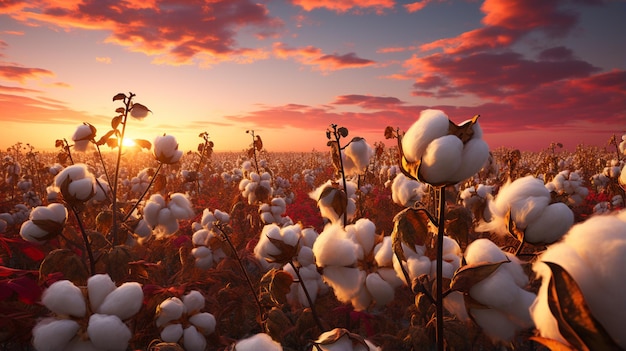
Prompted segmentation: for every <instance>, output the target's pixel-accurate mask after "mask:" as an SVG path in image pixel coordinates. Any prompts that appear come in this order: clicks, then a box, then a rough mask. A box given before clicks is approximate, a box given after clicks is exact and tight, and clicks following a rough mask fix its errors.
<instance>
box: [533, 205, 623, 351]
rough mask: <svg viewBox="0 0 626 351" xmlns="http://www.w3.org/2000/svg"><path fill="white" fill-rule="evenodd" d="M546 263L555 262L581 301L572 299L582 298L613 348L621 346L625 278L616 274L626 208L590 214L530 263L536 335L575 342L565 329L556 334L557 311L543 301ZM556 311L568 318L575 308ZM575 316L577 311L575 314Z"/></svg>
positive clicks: (550, 276) (620, 271) (547, 289)
mask: <svg viewBox="0 0 626 351" xmlns="http://www.w3.org/2000/svg"><path fill="white" fill-rule="evenodd" d="M549 263H551V264H556V265H558V266H560V267H561V268H562V269H563V270H565V272H567V273H568V274H569V275H570V276H571V278H572V279H573V280H574V281H575V283H576V284H577V286H578V288H579V289H580V291H581V293H582V295H583V297H584V302H581V301H579V300H577V302H576V305H577V306H579V307H580V306H581V305H583V304H585V305H586V306H587V307H588V308H589V310H590V313H591V315H592V317H593V318H594V319H595V320H596V321H597V322H599V323H600V324H601V326H602V327H603V328H604V329H605V330H606V332H608V335H609V336H610V337H611V338H612V339H613V341H614V342H615V343H617V345H618V346H619V348H621V349H624V348H626V336H625V335H624V332H623V331H624V330H623V321H624V318H626V300H625V299H624V296H625V295H626V281H625V280H624V279H620V278H619V277H623V276H624V274H626V211H624V210H622V211H619V212H614V213H612V214H607V215H602V216H593V217H590V218H589V219H587V220H586V221H584V222H581V223H578V224H576V225H574V226H573V227H572V228H571V229H570V230H569V232H568V233H567V234H565V235H564V236H563V238H562V239H561V240H560V241H559V242H558V243H555V244H552V245H550V246H548V249H547V250H546V251H544V252H543V253H542V254H541V255H540V256H539V257H538V259H537V261H536V262H535V263H534V264H533V266H532V268H533V271H534V272H535V273H536V274H537V276H538V277H539V278H540V279H541V286H540V288H539V292H538V294H537V299H536V300H535V301H534V303H533V304H532V306H531V307H530V313H531V316H532V319H533V320H534V323H535V325H536V328H537V330H538V331H539V335H540V336H541V337H544V338H548V339H553V340H556V341H559V342H561V343H564V344H566V345H569V346H570V347H575V348H578V347H580V345H579V344H573V342H575V340H574V338H573V337H572V336H571V335H566V334H562V332H563V330H562V329H561V328H560V327H559V326H558V324H557V319H556V318H555V316H554V313H557V312H556V311H555V310H554V309H553V308H554V306H552V307H550V305H549V299H548V294H549V292H550V291H551V290H550V289H551V288H550V281H551V279H553V273H552V269H550V267H549V266H548V264H549ZM557 292H558V293H559V294H560V291H559V290H557ZM572 293H573V292H572ZM568 294H569V292H568ZM561 313H563V314H565V317H566V318H568V317H567V316H568V314H571V313H577V312H576V311H571V312H568V311H566V310H562V311H561ZM578 316H579V314H578V313H577V315H576V317H575V318H579V317H578ZM577 330H578V329H577ZM579 336H581V335H579ZM587 341H588V340H587Z"/></svg>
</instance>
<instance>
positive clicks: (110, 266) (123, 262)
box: [102, 245, 133, 281]
mask: <svg viewBox="0 0 626 351" xmlns="http://www.w3.org/2000/svg"><path fill="white" fill-rule="evenodd" d="M102 261H103V262H104V265H105V267H106V272H107V273H108V274H109V275H110V276H111V279H113V281H124V280H126V278H127V276H128V274H129V272H130V267H129V262H132V261H133V257H132V256H131V254H130V251H128V248H126V247H125V246H122V245H118V246H115V247H113V248H112V249H111V250H110V251H109V252H107V253H105V254H104V256H103V258H102Z"/></svg>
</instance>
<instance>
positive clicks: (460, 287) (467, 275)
mask: <svg viewBox="0 0 626 351" xmlns="http://www.w3.org/2000/svg"><path fill="white" fill-rule="evenodd" d="M509 262H510V261H508V260H507V261H501V262H495V263H484V262H483V263H474V264H468V265H465V266H463V267H461V268H459V269H457V271H456V272H455V273H454V276H453V277H452V282H451V283H450V290H457V291H461V292H463V293H469V291H470V289H471V288H472V287H473V286H474V285H476V284H478V283H480V282H481V281H483V280H484V279H486V278H487V277H489V276H490V275H491V274H493V272H495V271H496V269H498V267H500V266H501V265H502V264H503V263H509Z"/></svg>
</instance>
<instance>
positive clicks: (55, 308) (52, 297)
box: [41, 280, 87, 317]
mask: <svg viewBox="0 0 626 351" xmlns="http://www.w3.org/2000/svg"><path fill="white" fill-rule="evenodd" d="M41 302H42V303H43V304H44V306H46V307H47V308H48V309H49V310H50V311H52V312H54V313H56V314H61V315H70V316H74V317H84V316H85V314H86V313H87V305H86V304H85V298H84V297H83V293H82V292H81V290H80V288H79V287H77V286H76V285H74V284H73V283H72V282H71V281H69V280H59V281H57V282H55V283H53V284H52V285H50V287H49V288H48V289H46V290H45V291H44V292H43V295H42V296H41Z"/></svg>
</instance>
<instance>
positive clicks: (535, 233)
mask: <svg viewBox="0 0 626 351" xmlns="http://www.w3.org/2000/svg"><path fill="white" fill-rule="evenodd" d="M572 225H574V212H573V211H572V210H571V209H570V208H569V207H568V206H567V205H566V204H564V203H562V202H556V203H553V204H552V205H549V206H547V207H546V208H545V209H544V210H543V212H542V213H541V215H540V216H539V218H537V219H535V220H534V221H533V222H531V223H530V224H528V226H527V227H526V231H525V232H524V240H525V241H527V242H529V243H531V244H539V243H543V244H551V243H553V242H555V241H557V240H559V239H560V238H561V237H562V236H563V234H565V233H566V232H567V231H568V230H569V229H570V228H571V226H572Z"/></svg>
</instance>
